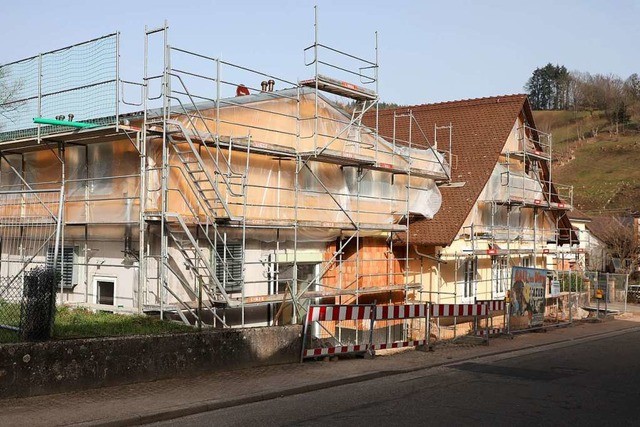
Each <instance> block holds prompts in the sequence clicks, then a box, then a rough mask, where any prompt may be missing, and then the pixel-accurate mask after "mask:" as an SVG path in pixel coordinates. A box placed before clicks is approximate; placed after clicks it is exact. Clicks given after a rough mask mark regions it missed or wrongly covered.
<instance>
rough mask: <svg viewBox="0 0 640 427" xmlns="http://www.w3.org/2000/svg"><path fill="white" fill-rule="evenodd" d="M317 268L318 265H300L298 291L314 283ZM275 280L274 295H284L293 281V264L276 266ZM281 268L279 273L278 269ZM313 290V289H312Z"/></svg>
mask: <svg viewBox="0 0 640 427" xmlns="http://www.w3.org/2000/svg"><path fill="white" fill-rule="evenodd" d="M316 266H317V264H307V263H305V264H300V263H299V264H298V274H297V279H298V289H300V288H303V287H307V286H308V284H309V283H312V282H313V280H314V279H315V277H316ZM273 268H274V273H275V274H274V276H275V277H274V278H275V280H274V281H273V283H274V285H273V289H272V293H273V294H283V293H284V292H285V291H286V289H287V285H291V283H292V281H293V264H290V263H280V264H274V266H273ZM278 268H279V271H277V270H276V269H278ZM310 289H313V288H310Z"/></svg>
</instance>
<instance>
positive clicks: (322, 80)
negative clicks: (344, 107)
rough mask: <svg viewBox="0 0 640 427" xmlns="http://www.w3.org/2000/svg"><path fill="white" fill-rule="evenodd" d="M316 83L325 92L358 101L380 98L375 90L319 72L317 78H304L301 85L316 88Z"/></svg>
mask: <svg viewBox="0 0 640 427" xmlns="http://www.w3.org/2000/svg"><path fill="white" fill-rule="evenodd" d="M316 83H317V87H318V89H320V90H322V91H324V92H328V93H332V94H334V95H339V96H344V97H346V98H351V99H355V100H356V101H375V100H376V99H378V95H377V94H376V93H375V92H374V91H373V90H370V89H367V88H364V87H362V86H358V85H355V84H353V83H349V82H345V81H343V80H337V79H333V78H331V77H327V76H323V75H322V74H318V76H317V77H316V78H315V79H308V80H302V81H301V82H300V85H301V86H306V87H311V88H315V87H316Z"/></svg>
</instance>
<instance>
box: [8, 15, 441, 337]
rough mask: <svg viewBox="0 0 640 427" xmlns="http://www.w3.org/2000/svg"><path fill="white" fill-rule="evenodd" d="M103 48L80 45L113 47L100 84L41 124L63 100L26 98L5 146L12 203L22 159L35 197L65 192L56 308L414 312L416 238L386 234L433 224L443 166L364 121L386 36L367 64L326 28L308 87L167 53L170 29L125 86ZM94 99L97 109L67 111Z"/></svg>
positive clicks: (246, 314) (312, 55)
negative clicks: (24, 112)
mask: <svg viewBox="0 0 640 427" xmlns="http://www.w3.org/2000/svg"><path fill="white" fill-rule="evenodd" d="M105 40H107V41H108V43H107V42H105ZM105 40H103V39H96V40H94V41H91V42H87V43H89V45H88V46H89V47H96V46H97V48H102V45H103V44H105V43H106V44H108V45H109V46H110V48H109V49H107V51H106V53H104V52H103V53H102V54H101V55H99V59H98V60H96V61H95V63H96V64H98V65H100V64H101V63H102V62H105V61H106V63H107V64H108V66H107V67H106V69H108V70H110V71H109V73H110V74H109V75H108V76H104V77H102V78H101V79H98V80H96V81H94V80H91V79H89V80H87V79H86V78H85V79H82V81H81V82H72V83H71V84H68V85H67V86H64V87H63V86H61V85H59V86H55V85H54V86H55V87H57V88H58V89H59V90H58V91H57V92H60V93H62V94H67V93H71V94H72V96H71V98H69V97H68V96H67V97H66V98H60V99H59V101H60V102H59V103H58V104H57V105H54V108H52V109H49V110H47V111H45V110H44V109H43V108H41V107H40V106H43V105H45V104H46V105H50V104H51V102H50V101H51V100H52V99H53V100H56V99H58V98H56V94H57V92H56V91H53V92H52V93H48V92H47V93H45V92H42V91H41V90H40V89H38V90H37V91H36V92H37V93H27V94H25V96H24V97H20V99H19V100H22V101H21V102H25V103H31V104H34V105H37V106H38V107H37V109H38V111H39V113H38V114H34V116H35V117H38V118H42V120H40V121H39V122H38V123H36V124H32V125H27V124H22V125H21V126H18V127H17V128H16V129H5V131H8V132H3V133H1V134H0V141H2V142H1V143H0V152H2V154H3V156H8V157H10V159H9V160H7V159H5V161H4V168H3V169H2V173H3V176H2V179H0V181H2V182H0V185H1V186H2V188H3V191H4V190H7V191H5V193H6V194H7V195H9V193H10V191H14V190H16V189H17V187H16V188H13V187H15V186H16V185H17V183H16V181H15V179H11V180H10V179H8V178H7V177H6V175H7V174H8V173H10V172H11V170H10V169H11V167H13V165H14V164H16V162H18V163H20V164H22V165H23V166H21V168H19V170H16V171H17V172H16V173H17V175H18V176H21V177H28V179H29V180H31V182H30V184H33V183H35V184H36V185H37V186H38V188H46V189H47V191H49V190H48V189H51V188H61V189H62V191H60V194H62V196H61V197H60V202H59V203H58V204H56V207H57V206H60V209H61V212H60V214H59V215H58V216H54V217H56V218H57V217H60V218H61V219H62V220H61V222H60V223H61V227H60V228H61V230H60V235H61V238H60V247H61V248H62V249H61V251H62V253H63V254H65V256H66V254H69V257H68V258H65V257H63V258H62V259H63V263H66V262H69V263H71V265H70V266H68V265H65V266H64V267H63V268H71V269H72V270H73V278H70V279H69V281H70V282H69V286H66V287H65V288H64V291H63V292H60V302H64V303H68V304H78V305H82V306H86V307H89V308H94V309H108V310H111V311H125V312H138V313H142V312H146V313H157V314H159V315H160V316H162V317H165V316H169V317H171V318H176V319H181V320H182V321H184V322H185V323H189V324H194V325H198V326H200V327H202V326H213V327H224V326H235V325H240V326H246V325H260V324H282V323H297V322H299V321H300V319H301V316H302V315H304V313H305V312H306V309H307V307H308V305H309V303H311V302H315V303H317V302H331V303H344V304H360V303H369V302H370V301H377V302H378V303H394V302H406V301H407V298H408V294H409V292H410V291H411V290H415V289H419V288H420V286H421V283H420V281H421V279H420V277H419V276H417V275H416V274H413V273H411V272H410V267H409V266H410V242H409V239H408V238H405V239H404V240H403V241H402V243H401V244H400V243H398V242H399V241H400V240H398V239H396V238H395V237H394V236H396V235H398V234H399V233H402V235H404V236H408V233H406V232H407V230H408V227H409V222H410V220H411V218H412V215H418V214H421V215H429V214H430V213H429V212H430V211H429V209H430V208H429V203H430V202H429V201H428V197H427V195H431V194H436V193H437V188H436V184H435V183H436V182H446V181H448V179H449V175H450V171H449V167H448V162H449V160H450V155H449V156H448V157H447V155H446V154H443V153H442V152H441V151H438V150H436V149H435V148H436V147H435V146H431V145H430V144H426V145H425V144H422V145H416V146H414V145H412V143H411V142H409V143H406V142H404V141H395V140H392V141H385V140H383V139H382V138H380V137H379V136H378V134H377V127H371V126H365V125H364V124H363V122H362V118H363V116H364V114H365V113H367V112H373V111H377V104H378V93H377V91H378V58H377V35H376V40H375V49H374V50H375V55H374V56H375V58H374V59H367V58H363V57H360V56H356V55H353V54H351V53H348V52H345V51H341V50H338V49H335V48H333V47H330V46H327V45H324V44H322V43H320V42H319V39H318V20H317V16H316V20H315V37H314V42H313V44H312V45H311V46H309V47H308V48H307V49H305V56H306V57H307V58H306V59H305V64H306V65H307V67H308V69H310V70H313V77H312V78H310V79H308V80H302V81H299V82H298V81H293V80H289V79H285V78H279V77H277V76H274V75H272V74H270V73H265V72H261V71H258V70H255V69H252V68H248V67H245V66H241V65H237V64H234V63H231V62H227V61H224V60H222V59H220V58H216V57H211V56H208V55H206V54H202V53H198V52H193V51H191V50H188V49H183V48H179V47H176V46H173V45H171V44H170V43H169V28H168V25H167V24H166V23H165V24H164V25H163V26H161V27H159V28H145V45H144V75H143V78H142V82H141V83H136V82H131V81H126V80H122V79H121V78H120V73H119V67H120V64H119V51H120V45H119V43H120V41H119V37H118V36H117V34H115V35H111V36H107V38H106V39H105ZM112 41H113V43H112ZM158 44H160V47H159V48H158ZM94 45H96V46H94ZM77 46H81V47H83V49H84V47H85V44H84V43H82V44H79V45H77ZM73 48H74V47H70V48H69V49H68V50H69V51H71V52H73ZM82 51H83V52H84V50H82ZM45 55H46V54H45ZM325 56H326V57H327V58H331V59H332V60H331V61H328V60H326V59H325ZM41 57H42V55H41V56H39V57H37V58H41ZM159 58H161V60H160V61H158V59H159ZM101 61H102V62H101ZM45 62H46V61H45ZM91 64H93V63H91ZM36 68H37V67H36ZM89 68H91V67H89ZM59 71H60V73H61V74H60V76H64V71H65V70H64V69H59ZM88 72H89V73H90V72H91V71H90V70H89V71H88ZM45 75H46V74H45ZM61 78H63V77H61ZM354 80H356V82H355V83H354V82H353V81H354ZM65 81H66V80H65ZM87 82H88V83H87ZM252 83H253V84H252ZM258 84H259V86H258ZM34 87H35V88H36V89H37V88H42V87H51V86H47V85H46V84H42V83H38V84H36V85H35V86H34ZM77 87H80V89H81V91H82V90H87V89H90V88H92V87H95V88H98V89H99V90H97V91H91V90H89V92H87V93H82V94H80V93H81V91H80V92H79V91H78V90H76V89H77ZM105 88H108V91H109V95H108V96H106V97H105V96H103V94H102V92H104V91H105V90H106V89H105ZM38 91H39V92H38ZM138 91H139V92H140V96H139V98H140V99H136V96H133V97H132V96H131V94H132V93H135V92H138ZM54 92H55V93H54ZM79 94H80V95H79ZM58 95H60V94H58ZM47 98H48V100H47ZM89 99H90V100H92V102H93V104H90V105H94V104H95V105H97V106H98V107H100V108H99V111H98V110H96V111H98V112H95V111H93V110H91V111H84V110H80V109H78V110H72V111H65V112H64V113H65V114H64V115H61V113H62V112H63V111H62V108H66V107H65V105H85V104H83V102H85V103H86V102H88V100H89ZM83 100H84V101H83ZM65 103H66V104H65ZM69 103H71V104H69ZM31 104H29V105H31ZM54 104H55V102H54ZM16 105H19V103H18V104H16ZM105 105H108V108H106V107H105ZM103 107H104V108H103ZM29 108H31V107H29ZM78 108H80V107H78ZM107 110H108V111H107ZM124 111H130V112H124ZM68 113H72V114H68ZM73 113H75V114H73ZM45 122H46V123H48V124H47V125H44V124H39V123H45ZM93 124H95V125H97V126H95V127H94V126H90V125H93ZM25 129H26V130H25ZM420 132H422V130H420ZM31 157H33V160H31ZM53 158H55V159H57V165H58V166H57V167H54V166H53V162H52V159H53ZM25 159H27V160H25ZM39 165H46V167H47V169H46V170H47V171H48V172H47V173H48V175H47V176H46V177H45V176H44V175H42V176H43V178H42V179H40V178H38V177H37V176H35V175H34V174H33V172H31V170H33V168H35V167H38V166H39ZM14 169H15V168H14ZM54 169H55V170H54ZM43 170H44V169H43ZM43 173H44V172H43ZM45 178H46V179H45ZM41 181H42V182H41ZM45 183H46V185H45ZM12 186H13V187H12ZM19 187H20V188H19V190H20V191H23V192H32V193H33V192H34V191H35V190H34V189H33V188H22V186H20V185H19ZM25 194H26V193H25ZM438 195H439V193H438ZM3 197H5V196H4V193H3ZM6 197H8V196H6ZM417 201H419V203H418V202H417ZM52 203H53V202H52ZM436 210H437V209H436ZM431 214H433V212H432V213H431ZM12 227H13V228H12V230H13V229H14V228H15V227H14V226H12ZM6 230H9V229H8V228H7V229H6ZM7 236H8V235H3V237H7ZM5 240H6V239H5ZM14 240H15V239H14ZM45 246H46V245H45ZM40 255H41V258H42V259H41V260H40V261H41V262H45V259H44V255H42V254H40ZM23 258H24V257H23ZM23 258H22V259H23ZM52 258H53V259H57V258H58V256H57V255H55V254H54V255H53V256H52ZM23 261H24V259H23ZM35 261H38V260H34V262H35ZM27 264H28V263H24V262H23V263H22V266H23V267H25V268H26V266H27ZM116 283H117V285H116ZM78 285H80V288H75V286H78ZM123 289H124V290H123ZM349 326H350V325H345V327H346V328H349ZM355 330H356V334H357V333H358V332H357V328H355Z"/></svg>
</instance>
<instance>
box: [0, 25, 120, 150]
mask: <svg viewBox="0 0 640 427" xmlns="http://www.w3.org/2000/svg"><path fill="white" fill-rule="evenodd" d="M117 52H118V35H117V34H115V33H114V34H110V35H107V36H104V37H101V38H98V39H94V40H90V41H87V42H83V43H79V44H76V45H73V46H68V47H65V48H62V49H58V50H55V51H52V52H47V53H42V54H39V55H37V56H33V57H31V58H27V59H22V60H20V61H16V62H13V63H10V64H5V65H1V66H0V113H1V114H0V141H7V140H12V139H21V138H28V137H34V136H36V135H38V125H36V124H34V123H33V118H35V117H43V118H49V119H55V118H58V119H64V120H68V121H82V122H86V123H94V124H100V125H106V124H112V123H115V120H116V115H117V109H118V107H117V105H118V85H117V80H118V54H117ZM61 129H64V127H60V126H41V127H40V128H39V134H40V135H46V134H49V133H52V132H59V131H60V130H61ZM68 129H71V128H68Z"/></svg>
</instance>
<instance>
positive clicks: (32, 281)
mask: <svg viewBox="0 0 640 427" xmlns="http://www.w3.org/2000/svg"><path fill="white" fill-rule="evenodd" d="M55 299H56V274H55V273H54V271H53V270H52V269H46V268H43V267H36V268H34V269H32V270H30V271H27V272H25V274H24V275H22V277H20V278H19V279H18V280H10V278H7V277H2V278H0V342H12V341H45V340H48V339H50V338H51V334H52V330H53V321H54V313H55Z"/></svg>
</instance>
